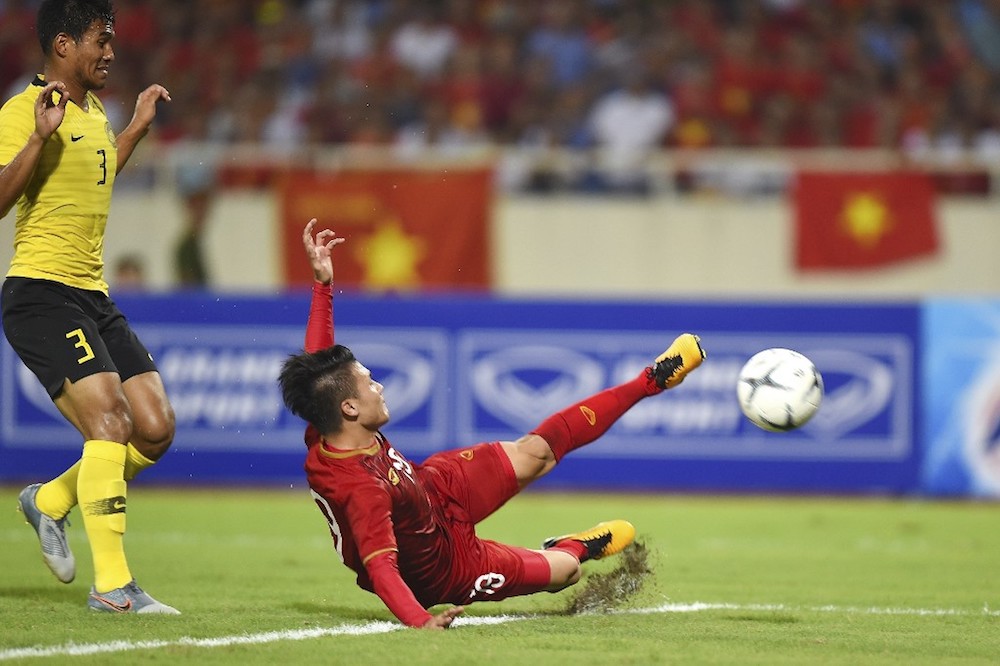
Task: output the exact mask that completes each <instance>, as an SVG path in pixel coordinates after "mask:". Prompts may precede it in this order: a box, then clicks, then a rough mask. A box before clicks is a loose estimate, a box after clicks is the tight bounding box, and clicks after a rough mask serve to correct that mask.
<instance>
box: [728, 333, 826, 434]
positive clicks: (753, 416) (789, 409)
mask: <svg viewBox="0 0 1000 666" xmlns="http://www.w3.org/2000/svg"><path fill="white" fill-rule="evenodd" d="M736 396H737V397H738V398H739V401H740V409H741V410H742V411H743V414H744V415H746V417H747V418H748V419H750V421H751V422H752V423H753V424H754V425H756V426H758V427H760V428H763V429H764V430H770V431H771V432H786V431H788V430H794V429H795V428H798V427H800V426H802V425H805V423H806V422H807V421H809V419H811V418H812V417H813V415H814V414H815V413H816V411H817V410H818V409H819V405H820V402H822V400H823V377H822V376H820V374H819V371H817V370H816V366H815V365H813V362H812V361H810V360H809V359H808V358H807V357H806V356H804V355H802V354H800V353H799V352H797V351H792V350H791V349H782V348H780V347H773V348H771V349H765V350H763V351H760V352H757V353H756V354H754V355H753V356H751V357H750V360H749V361H747V362H746V364H745V365H744V366H743V369H741V370H740V375H739V382H738V383H737V385H736Z"/></svg>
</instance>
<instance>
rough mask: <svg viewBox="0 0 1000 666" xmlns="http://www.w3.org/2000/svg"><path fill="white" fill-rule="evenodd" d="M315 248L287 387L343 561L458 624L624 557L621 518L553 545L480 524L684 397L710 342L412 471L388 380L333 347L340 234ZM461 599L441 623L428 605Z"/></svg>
mask: <svg viewBox="0 0 1000 666" xmlns="http://www.w3.org/2000/svg"><path fill="white" fill-rule="evenodd" d="M315 224H316V220H315V219H314V220H311V221H310V222H309V224H307V225H306V228H305V230H304V232H303V235H302V241H303V244H304V246H305V250H306V253H307V255H308V256H309V260H310V262H311V264H312V268H313V274H314V277H315V282H314V284H313V291H312V303H311V305H310V311H309V323H308V325H307V328H306V338H305V351H304V352H303V353H301V354H297V355H295V356H291V357H289V359H288V360H287V361H286V362H285V364H284V366H283V367H282V370H281V375H280V378H279V382H280V384H281V390H282V396H283V398H284V401H285V404H286V406H287V407H288V409H289V410H291V411H292V413H294V414H296V415H297V416H300V417H302V418H303V419H305V420H306V421H307V422H308V423H309V426H308V427H307V428H306V435H305V440H306V445H307V447H308V452H307V454H306V464H305V469H306V477H307V479H308V481H309V487H310V489H311V492H312V496H313V498H314V499H315V501H316V504H317V506H318V507H319V508H320V510H321V511H322V512H323V515H324V517H325V518H326V521H327V523H328V524H329V527H330V534H331V535H332V537H333V542H334V546H335V548H336V550H337V554H338V555H339V556H340V558H341V560H342V561H343V562H344V564H346V565H347V566H348V567H350V568H351V569H352V570H353V571H354V572H355V573H356V574H357V580H358V585H360V586H361V587H362V588H363V589H366V590H369V591H371V592H374V593H375V594H377V595H378V596H379V598H381V599H382V601H383V602H384V603H385V605H386V606H387V607H388V608H389V610H390V611H392V613H393V614H394V615H395V616H396V617H397V618H399V620H400V621H401V622H403V623H404V624H406V625H407V626H411V627H423V628H425V629H445V628H447V627H449V626H451V623H452V621H453V620H454V619H455V617H456V616H458V615H459V614H461V613H462V611H463V604H467V603H472V602H474V601H499V600H501V599H506V598H507V597H512V596H517V595H523V594H532V593H535V592H542V591H550V592H555V591H558V590H561V589H563V588H566V587H568V586H570V585H573V584H574V583H576V582H577V581H579V580H580V576H581V571H580V564H581V563H582V562H586V561H587V560H591V559H600V558H602V557H606V556H608V555H613V554H615V553H619V552H621V551H622V550H623V549H624V548H625V547H626V546H628V545H629V544H630V543H631V542H632V540H633V539H634V538H635V528H634V527H633V526H632V525H631V524H630V523H628V522H626V521H624V520H612V521H608V522H605V523H600V524H599V525H597V526H595V527H593V528H591V529H589V530H585V531H583V532H578V533H575V534H567V535H565V536H561V537H553V538H550V539H547V540H546V541H545V543H544V544H543V548H542V549H541V550H531V549H528V548H521V547H517V546H508V545H506V544H502V543H497V542H495V541H491V540H488V539H481V538H479V537H478V536H476V531H475V526H476V524H477V523H478V522H480V521H481V520H483V519H484V518H486V517H487V516H489V515H490V514H492V513H493V512H494V511H496V510H497V509H499V508H500V507H501V506H503V504H504V503H506V502H507V500H509V499H510V498H511V497H513V496H514V495H516V494H517V493H518V492H519V491H520V490H521V489H522V488H524V487H525V486H527V485H528V484H530V483H531V482H532V481H534V480H536V479H538V478H541V477H542V476H544V475H545V474H547V473H548V472H549V471H550V470H551V469H552V468H553V467H555V465H556V463H557V462H558V461H559V460H561V459H562V458H563V456H565V455H566V454H567V453H569V452H570V451H572V450H573V449H576V448H578V447H580V446H583V445H584V444H588V443H590V442H592V441H594V440H595V439H597V438H598V437H600V436H601V435H602V434H604V432H606V431H607V430H608V428H610V427H611V426H612V425H613V424H614V422H615V421H617V420H618V418H620V417H621V416H622V415H623V414H624V413H625V412H626V411H628V409H629V408H631V407H632V406H633V405H635V404H636V403H637V402H639V401H640V400H642V399H643V398H646V397H647V396H651V395H655V394H657V393H660V392H661V391H663V390H665V389H669V388H673V387H674V386H676V385H677V384H679V383H680V382H681V381H682V380H683V379H684V377H685V376H686V375H687V373H688V372H690V371H692V370H694V369H695V368H697V367H698V366H699V365H700V364H701V362H702V360H703V359H704V357H705V354H704V351H703V350H702V348H701V345H700V342H699V339H698V337H697V336H694V335H691V334H690V333H685V334H683V335H681V336H680V337H678V338H677V339H676V340H674V342H673V343H672V344H671V345H670V347H669V348H668V349H667V350H666V351H665V352H663V354H661V355H660V356H659V357H658V358H657V359H656V360H655V361H654V362H653V363H652V365H650V366H649V367H648V368H646V370H645V371H644V372H643V373H642V374H640V375H639V376H638V377H636V378H635V379H633V380H631V381H629V382H626V383H624V384H621V385H619V386H615V387H612V388H609V389H606V390H604V391H602V392H600V393H597V394H596V395H593V396H591V397H589V398H587V399H586V400H583V401H581V402H579V403H577V404H575V405H572V406H570V407H568V408H566V409H564V410H563V411H561V412H558V413H556V414H553V415H552V416H550V417H548V418H547V419H545V420H544V421H543V422H542V423H541V424H540V425H539V426H538V427H537V428H535V430H533V431H532V432H531V433H529V434H527V435H525V436H523V437H521V438H520V439H518V440H516V441H513V442H487V443H481V444H476V445H475V446H471V447H468V448H463V449H455V450H450V451H442V452H440V453H436V454H434V455H432V456H430V457H429V458H427V460H425V461H424V462H423V463H420V464H416V463H412V462H410V461H409V460H407V459H406V457H405V456H403V454H402V453H400V452H399V451H397V450H396V449H395V448H393V446H392V444H391V443H390V442H389V440H388V439H387V438H386V437H385V435H383V434H382V432H381V430H380V429H381V428H382V427H383V426H384V425H385V424H386V423H388V422H389V408H388V406H387V405H386V402H385V399H384V398H383V396H382V385H381V384H379V383H378V382H377V381H376V380H375V379H374V378H372V376H371V373H370V372H369V371H368V369H367V368H365V366H364V365H362V364H361V363H360V362H359V361H358V360H357V359H355V357H354V355H353V354H352V353H351V351H350V350H349V349H348V348H347V347H344V346H343V345H338V344H334V333H333V303H332V280H333V261H332V259H331V252H332V250H333V248H334V247H335V246H337V245H338V244H340V243H342V242H344V239H343V238H340V237H338V236H336V235H335V234H334V233H333V232H332V231H329V230H323V231H320V232H319V233H318V234H316V235H315V238H314V236H313V228H314V227H315ZM443 603H449V604H454V605H453V606H451V607H449V608H447V609H446V610H444V611H442V612H441V613H439V614H437V615H432V614H431V613H429V612H428V611H427V609H428V608H430V607H432V606H435V605H438V604H443Z"/></svg>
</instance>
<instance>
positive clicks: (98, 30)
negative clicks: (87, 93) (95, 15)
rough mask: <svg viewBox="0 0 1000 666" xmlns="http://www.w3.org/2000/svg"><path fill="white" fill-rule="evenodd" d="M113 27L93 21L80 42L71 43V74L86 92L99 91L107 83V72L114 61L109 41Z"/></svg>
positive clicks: (112, 37) (113, 31)
mask: <svg viewBox="0 0 1000 666" xmlns="http://www.w3.org/2000/svg"><path fill="white" fill-rule="evenodd" d="M114 37H115V30H114V27H113V26H112V25H111V24H109V23H105V22H104V21H94V22H93V23H91V24H90V27H89V28H87V31H86V32H85V33H83V36H82V37H81V38H80V41H78V42H73V44H74V46H73V51H72V55H73V73H74V74H75V76H76V78H77V80H78V81H79V82H80V84H81V85H82V86H83V87H84V88H85V89H86V90H100V89H102V88H103V87H104V86H105V85H107V82H108V70H109V68H110V66H111V61H113V60H114V59H115V52H114V49H112V48H111V41H112V40H113V39H114Z"/></svg>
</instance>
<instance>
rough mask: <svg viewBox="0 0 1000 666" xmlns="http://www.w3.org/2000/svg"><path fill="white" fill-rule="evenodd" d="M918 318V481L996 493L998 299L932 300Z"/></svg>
mask: <svg viewBox="0 0 1000 666" xmlns="http://www.w3.org/2000/svg"><path fill="white" fill-rule="evenodd" d="M924 322H925V332H924V335H925V336H926V339H927V340H929V341H933V342H932V343H930V344H928V346H927V352H926V354H925V356H926V358H925V359H924V363H923V373H924V377H923V387H924V390H923V400H922V407H923V409H922V410H921V411H922V414H923V419H924V422H925V424H926V425H925V432H926V442H927V444H926V451H925V453H924V456H923V469H922V472H921V483H922V486H923V488H924V490H925V491H926V492H928V493H929V494H932V495H963V496H964V495H973V496H977V497H1000V300H997V299H992V300H988V299H934V300H931V301H928V302H927V303H926V305H925V315H924Z"/></svg>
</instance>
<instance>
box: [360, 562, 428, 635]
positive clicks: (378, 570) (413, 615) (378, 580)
mask: <svg viewBox="0 0 1000 666" xmlns="http://www.w3.org/2000/svg"><path fill="white" fill-rule="evenodd" d="M396 558H397V555H396V551H390V552H386V553H379V554H378V555H376V556H375V557H373V558H371V559H370V560H368V561H367V562H365V569H367V570H368V577H369V578H371V581H372V587H373V588H374V590H375V594H377V595H378V597H379V599H381V600H382V603H384V604H385V605H386V608H388V609H389V610H391V611H392V614H393V615H395V616H396V617H397V618H399V621H400V622H402V623H403V624H405V625H406V626H408V627H422V626H424V623H426V622H427V620H429V619H431V614H430V613H428V612H427V609H425V608H424V607H423V606H421V605H420V602H419V601H417V598H416V597H415V596H414V595H413V590H411V589H410V588H409V586H408V585H407V584H406V583H405V582H404V581H403V577H402V576H400V575H399V564H398V563H397V559H396Z"/></svg>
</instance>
